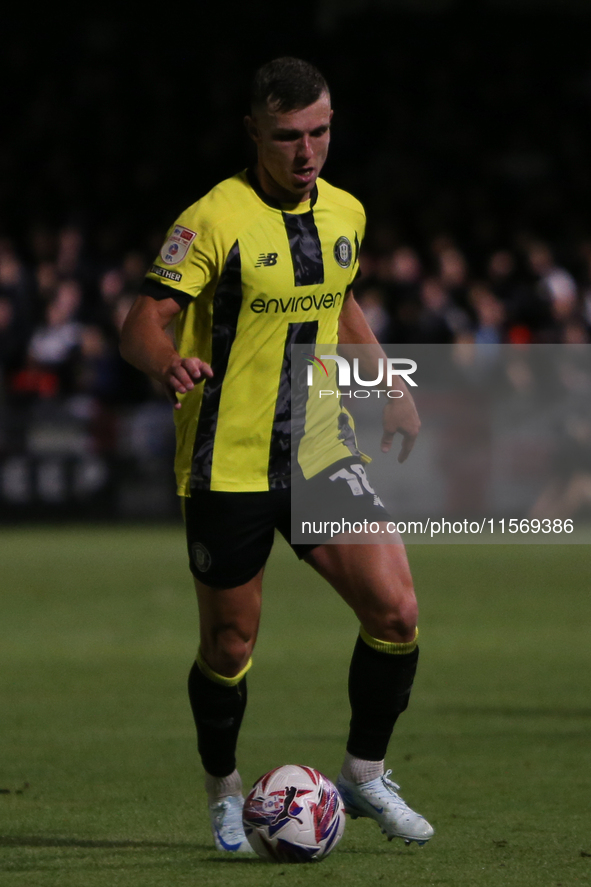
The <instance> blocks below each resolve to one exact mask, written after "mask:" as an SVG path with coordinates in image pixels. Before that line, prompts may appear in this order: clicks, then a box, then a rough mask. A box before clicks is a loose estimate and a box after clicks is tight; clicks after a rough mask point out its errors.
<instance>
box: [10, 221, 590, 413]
mask: <svg viewBox="0 0 591 887" xmlns="http://www.w3.org/2000/svg"><path fill="white" fill-rule="evenodd" d="M28 254H29V256H31V257H32V261H30V262H24V261H23V260H22V259H21V257H20V256H19V254H18V252H17V249H16V246H15V244H14V242H11V241H10V240H8V239H3V240H2V241H0V360H1V369H2V390H3V397H4V399H5V400H6V401H8V402H10V403H18V402H27V401H31V400H36V399H42V400H43V399H44V400H50V399H52V398H58V397H65V396H72V395H80V394H83V395H88V396H91V397H93V398H95V399H97V400H98V401H99V402H100V403H102V404H104V405H118V404H126V403H137V402H141V401H144V400H147V399H151V398H153V397H155V396H157V391H156V390H155V388H154V387H153V386H152V385H151V384H150V383H149V381H148V380H147V379H145V378H144V377H143V376H142V375H141V374H139V373H137V372H136V371H135V370H133V369H132V368H131V367H130V366H128V365H127V364H126V363H125V362H124V361H123V360H122V359H121V357H120V356H119V352H118V335H119V331H120V329H121V326H122V323H123V321H124V319H125V316H126V314H127V312H128V310H129V308H130V306H131V303H132V301H133V299H134V297H135V295H136V294H137V293H138V291H140V289H141V283H142V280H143V277H144V274H145V269H146V267H147V264H148V261H149V256H148V254H147V252H142V251H139V250H130V251H128V252H126V253H124V254H123V256H122V257H121V261H120V262H118V263H116V264H113V265H109V266H104V267H101V266H100V265H98V264H97V262H96V259H95V257H93V256H92V255H90V254H89V252H88V246H87V244H86V242H85V238H84V233H83V231H82V230H81V229H80V228H77V227H74V226H68V227H64V228H62V229H61V230H59V231H51V230H48V229H36V230H35V231H34V232H33V236H32V239H31V242H30V243H29V244H28ZM356 294H357V297H358V299H359V301H360V304H361V306H362V308H363V310H364V312H365V314H366V317H367V319H368V321H369V323H370V325H371V327H372V329H373V330H374V332H375V334H376V336H377V337H378V339H379V340H380V341H382V342H392V343H401V344H403V343H419V342H420V343H433V344H441V343H454V342H475V343H478V344H501V343H530V342H531V343H565V344H580V343H585V342H589V341H591V336H590V330H591V243H590V244H584V245H581V248H580V254H579V263H578V266H577V268H576V269H575V270H574V271H573V270H571V269H569V268H566V267H564V266H563V265H562V264H561V263H560V262H559V260H558V259H557V257H556V255H555V252H554V250H553V248H552V246H551V245H550V244H548V243H545V242H542V241H532V242H530V243H525V244H524V245H523V249H522V251H521V252H520V253H515V252H512V251H510V250H508V249H500V250H496V251H494V252H492V253H491V254H490V255H489V256H488V257H487V259H486V263H485V269H484V273H480V274H478V275H476V274H475V272H474V270H473V268H472V267H471V266H470V262H469V259H468V257H467V256H466V254H465V252H463V251H462V250H461V249H460V247H459V246H458V245H457V244H456V243H455V242H454V241H453V240H452V239H451V238H450V237H448V236H441V237H439V238H437V239H436V240H434V241H433V243H432V244H431V250H430V252H429V253H428V254H427V255H424V254H420V253H419V252H418V250H417V249H416V248H414V247H413V246H411V245H408V244H407V245H398V246H395V247H394V248H393V249H391V250H389V251H387V252H384V253H378V252H373V251H371V249H370V247H367V248H365V249H364V250H363V252H362V277H361V279H360V280H359V282H358V284H357V287H356Z"/></svg>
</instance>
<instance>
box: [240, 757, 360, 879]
mask: <svg viewBox="0 0 591 887" xmlns="http://www.w3.org/2000/svg"><path fill="white" fill-rule="evenodd" d="M243 821H244V831H245V833H246V837H247V838H248V841H249V843H250V845H251V846H252V848H253V850H254V851H255V852H256V853H258V855H259V856H261V857H262V858H263V859H269V860H271V861H273V862H283V863H284V862H313V861H316V860H319V859H323V858H324V857H325V856H328V854H329V853H330V852H331V850H333V848H334V847H336V845H337V844H338V842H339V841H340V840H341V837H342V835H343V831H344V829H345V809H344V807H343V802H342V800H341V796H340V795H339V793H338V791H337V789H336V788H335V786H334V785H333V784H332V782H331V781H330V780H329V779H327V778H326V776H323V775H322V773H319V772H318V770H314V769H313V768H312V767H302V766H299V765H298V764H287V765H286V766H284V767H277V768H276V769H275V770H271V771H270V773H266V774H265V775H264V776H261V778H260V779H259V780H258V782H256V783H255V785H254V787H253V789H252V791H251V792H250V794H249V795H248V797H247V798H246V801H245V802H244V812H243Z"/></svg>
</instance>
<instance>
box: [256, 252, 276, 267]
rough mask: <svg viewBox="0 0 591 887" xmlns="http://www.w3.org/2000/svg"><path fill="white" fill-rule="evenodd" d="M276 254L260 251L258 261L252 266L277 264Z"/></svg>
mask: <svg viewBox="0 0 591 887" xmlns="http://www.w3.org/2000/svg"><path fill="white" fill-rule="evenodd" d="M277 255H278V253H261V254H260V256H259V258H258V262H257V263H256V265H255V266H254V267H255V268H260V267H261V265H265V267H267V268H268V267H269V265H276V264H277Z"/></svg>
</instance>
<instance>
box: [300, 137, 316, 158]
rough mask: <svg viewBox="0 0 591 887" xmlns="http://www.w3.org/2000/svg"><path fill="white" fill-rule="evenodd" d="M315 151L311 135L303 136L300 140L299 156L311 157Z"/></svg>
mask: <svg viewBox="0 0 591 887" xmlns="http://www.w3.org/2000/svg"><path fill="white" fill-rule="evenodd" d="M313 153H314V151H313V149H312V144H311V142H310V137H309V136H303V137H302V138H301V139H300V140H299V142H298V157H300V158H304V159H309V158H310V157H312V155H313Z"/></svg>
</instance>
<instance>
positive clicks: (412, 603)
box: [305, 540, 418, 643]
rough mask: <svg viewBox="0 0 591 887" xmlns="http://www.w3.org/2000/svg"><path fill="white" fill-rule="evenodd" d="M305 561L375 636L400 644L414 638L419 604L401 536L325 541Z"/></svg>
mask: <svg viewBox="0 0 591 887" xmlns="http://www.w3.org/2000/svg"><path fill="white" fill-rule="evenodd" d="M305 560H306V562H307V563H308V564H310V566H312V567H313V568H314V569H315V570H316V571H317V572H318V573H320V575H321V576H323V577H324V578H325V579H326V580H327V581H328V582H329V583H330V584H331V585H332V587H333V588H334V589H335V590H336V591H337V592H338V593H339V594H340V596H341V597H342V598H343V600H344V601H345V602H346V603H347V604H348V605H349V606H350V607H351V608H352V609H353V611H354V612H355V614H356V615H357V617H358V619H359V621H360V622H361V624H362V625H363V627H364V628H365V630H366V631H367V632H368V633H369V634H371V635H372V636H373V637H377V638H380V639H381V640H392V641H393V642H395V643H399V642H403V643H404V642H407V641H411V640H413V638H414V634H415V630H416V623H417V618H418V608H417V601H416V597H415V592H414V585H413V581H412V575H411V571H410V566H409V563H408V558H407V556H406V550H405V548H404V545H403V544H402V540H400V541H399V542H397V543H392V544H380V545H376V544H375V543H371V542H370V543H358V544H346V543H340V542H334V543H326V544H324V545H318V546H317V547H316V548H313V549H312V551H310V552H309V553H308V554H307V555H306V557H305Z"/></svg>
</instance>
